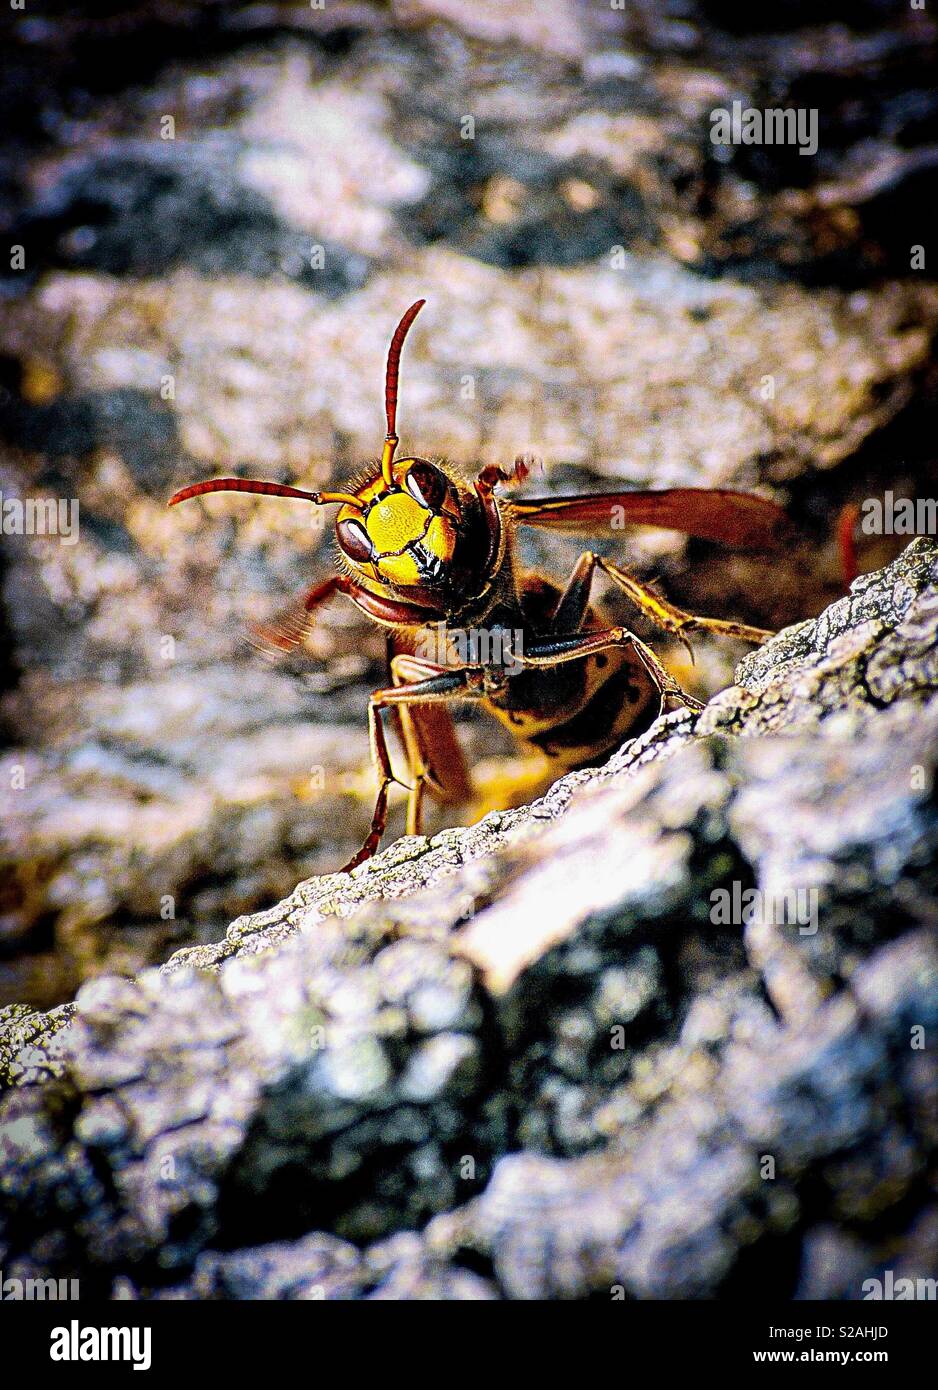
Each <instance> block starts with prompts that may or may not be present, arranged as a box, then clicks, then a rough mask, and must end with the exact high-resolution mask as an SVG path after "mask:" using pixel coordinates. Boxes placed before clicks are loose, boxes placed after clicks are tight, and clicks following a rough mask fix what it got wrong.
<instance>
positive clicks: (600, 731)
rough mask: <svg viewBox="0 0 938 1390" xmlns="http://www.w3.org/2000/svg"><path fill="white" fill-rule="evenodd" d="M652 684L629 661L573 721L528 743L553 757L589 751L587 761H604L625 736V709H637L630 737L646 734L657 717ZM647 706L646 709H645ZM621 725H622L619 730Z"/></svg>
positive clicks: (601, 687) (568, 720)
mask: <svg viewBox="0 0 938 1390" xmlns="http://www.w3.org/2000/svg"><path fill="white" fill-rule="evenodd" d="M653 693H654V692H653V688H652V686H651V682H650V681H649V680H648V679H647V678H646V677H645V673H644V671H643V670H642V669H641V668H636V667H634V666H632V665H630V664H629V663H628V662H625V663H624V664H623V665H622V666H621V667H620V668H619V670H618V671H614V672H613V673H612V674H611V675H610V676H609V677H608V679H606V680H604V681H603V683H602V685H601V686H600V687H599V689H598V690H597V691H596V692H595V693H594V695H593V696H592V698H591V699H590V700H589V701H588V702H587V703H586V704H585V705H584V706H583V708H582V709H581V710H579V711H578V712H577V713H576V714H575V715H573V716H572V718H570V719H567V720H566V721H565V722H564V723H562V724H557V725H555V727H554V728H552V729H545V730H544V731H543V732H542V733H539V734H535V735H534V736H533V738H531V739H529V740H528V742H530V743H533V744H534V745H535V746H536V747H538V748H541V749H543V751H544V752H545V753H547V754H548V756H550V757H557V756H562V755H563V753H564V752H565V751H566V750H570V749H577V748H582V749H584V750H589V751H588V752H587V755H586V760H585V761H584V764H583V765H584V766H588V764H589V762H590V761H596V762H599V761H601V760H602V759H603V758H604V757H605V756H606V754H607V753H608V752H609V750H610V748H611V747H612V746H613V745H614V744H615V743H616V742H618V739H619V738H620V737H624V733H623V730H622V728H621V723H622V722H623V721H621V716H622V714H623V710H624V709H627V708H631V709H634V711H635V714H634V718H633V720H632V721H631V722H630V723H629V727H628V733H629V735H630V736H634V735H635V734H639V733H643V732H644V730H645V729H647V727H648V725H649V724H650V723H651V721H652V720H653V719H654V717H655V713H656V708H657V707H656V703H655V700H654V699H649V698H648V697H649V696H650V695H653ZM643 705H644V707H642V706H643ZM617 726H620V727H619V728H618V729H617Z"/></svg>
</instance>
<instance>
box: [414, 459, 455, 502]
mask: <svg viewBox="0 0 938 1390" xmlns="http://www.w3.org/2000/svg"><path fill="white" fill-rule="evenodd" d="M405 482H406V485H407V491H408V492H409V493H410V495H411V497H414V498H416V500H417V501H418V502H419V503H420V505H421V507H426V508H427V510H428V511H431V512H437V511H439V510H440V508H441V507H442V505H443V500H444V498H445V497H446V488H447V483H446V478H445V476H444V475H443V474H442V473H441V472H440V470H439V469H438V468H434V467H433V464H432V463H413V464H411V466H410V469H409V470H408V473H407V477H406V479H405Z"/></svg>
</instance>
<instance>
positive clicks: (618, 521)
mask: <svg viewBox="0 0 938 1390" xmlns="http://www.w3.org/2000/svg"><path fill="white" fill-rule="evenodd" d="M500 505H501V508H502V511H503V513H506V514H507V516H508V517H509V519H510V520H511V521H512V522H514V523H515V524H516V525H520V526H541V527H546V528H547V529H548V530H551V531H573V532H576V531H579V532H592V533H593V534H594V535H604V534H606V533H608V532H610V531H613V532H614V531H617V530H618V529H619V527H620V526H622V525H626V526H661V527H663V528H664V529H665V530H668V531H683V532H684V534H685V535H687V536H699V537H700V538H701V540H707V541H722V542H723V543H724V544H726V545H731V546H734V547H735V548H736V549H738V550H775V549H778V548H780V547H781V546H782V545H783V544H784V543H785V541H787V540H790V539H791V536H792V533H793V527H792V524H791V522H790V521H789V519H788V517H787V516H786V514H785V512H783V511H782V509H781V507H777V506H776V505H775V503H774V502H767V501H765V499H764V498H762V497H755V496H753V495H752V494H751V493H747V492H732V491H730V490H729V489H728V488H693V487H676V488H669V489H665V490H662V491H660V492H595V493H582V494H580V495H579V496H576V497H541V498H532V499H531V500H530V501H524V502H507V501H503V502H502V503H501V504H500Z"/></svg>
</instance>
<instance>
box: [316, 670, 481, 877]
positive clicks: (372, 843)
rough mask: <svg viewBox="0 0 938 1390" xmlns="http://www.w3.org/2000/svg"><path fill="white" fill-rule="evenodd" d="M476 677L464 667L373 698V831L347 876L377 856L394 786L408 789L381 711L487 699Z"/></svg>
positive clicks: (370, 709) (370, 721)
mask: <svg viewBox="0 0 938 1390" xmlns="http://www.w3.org/2000/svg"><path fill="white" fill-rule="evenodd" d="M401 659H402V660H403V659H404V658H401ZM407 659H408V660H411V661H418V664H419V665H420V666H422V667H423V668H426V667H428V666H429V667H431V668H432V667H433V663H430V662H419V659H418V658H407ZM477 677H478V672H477V671H475V672H473V671H470V670H465V669H462V668H460V669H458V670H453V671H439V672H438V674H434V675H431V676H428V677H427V678H426V679H425V680H416V681H413V682H409V683H408V684H406V685H396V686H393V687H391V688H388V689H385V690H376V691H375V693H374V694H373V695H372V697H371V699H370V700H369V702H368V734H369V739H370V742H371V758H372V762H373V763H374V766H375V768H376V770H377V773H378V797H377V800H376V802H375V809H374V814H373V815H372V818H371V830H370V831H369V833H368V836H367V838H366V840H365V843H364V844H363V845H362V847H361V849H360V850H359V851H358V853H357V854H356V855H354V857H353V858H352V859H350V860H349V862H348V863H347V864H346V865H345V866H344V868H343V869H342V872H343V873H348V871H349V870H350V869H354V868H355V866H356V864H361V863H362V861H363V860H365V859H370V858H371V856H372V855H373V854H374V853H375V851H376V850H377V848H378V845H379V844H380V843H381V836H382V835H383V834H384V828H385V826H386V825H387V819H388V791H389V789H390V787H391V784H392V783H393V782H397V784H398V786H405V783H403V782H401V781H400V780H399V778H397V777H395V776H394V769H393V768H392V766H391V757H390V754H389V753H388V745H387V740H386V739H385V736H384V724H383V722H382V719H381V711H382V710H383V709H387V708H388V707H389V706H397V707H399V708H400V709H401V712H402V714H403V713H404V708H405V707H406V706H407V705H409V704H414V705H428V704H438V703H441V702H443V701H447V700H479V699H482V698H483V696H484V691H483V688H482V682H481V680H480V679H478V678H477ZM402 722H403V721H402ZM407 791H408V792H409V793H411V795H413V789H412V788H411V787H407Z"/></svg>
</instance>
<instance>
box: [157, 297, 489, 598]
mask: <svg viewBox="0 0 938 1390" xmlns="http://www.w3.org/2000/svg"><path fill="white" fill-rule="evenodd" d="M424 303H425V300H423V299H418V300H417V302H416V303H415V304H412V305H411V306H410V308H409V309H408V310H407V312H406V314H405V315H404V317H403V318H402V319H401V321H400V323H399V324H398V326H397V328H396V329H395V332H394V336H393V338H392V339H391V346H390V348H389V350H388V363H387V373H386V376H385V388H384V401H385V411H386V414H387V423H388V432H387V435H386V437H385V441H384V447H383V449H382V452H381V462H380V465H373V466H372V467H371V468H369V469H368V470H367V472H366V474H365V477H364V479H363V480H362V481H360V482H357V483H353V484H352V485H351V488H350V490H349V491H348V492H305V491H302V490H300V489H299V488H294V487H288V486H286V485H284V484H282V483H271V482H262V481H259V480H256V479H250V478H215V479H213V480H212V481H211V482H205V483H195V484H193V485H192V486H191V487H187V488H183V489H182V491H181V492H177V493H176V494H175V495H174V496H173V497H172V498H171V499H170V504H169V505H170V506H174V505H175V504H176V503H177V502H184V501H186V500H187V499H188V498H190V497H197V496H200V495H201V494H203V493H206V492H256V493H262V494H264V495H267V496H277V497H297V498H302V499H303V500H305V501H308V502H315V503H319V504H322V503H326V502H338V503H340V510H339V514H338V516H337V517H336V528H335V529H336V541H337V543H338V546H339V552H340V554H341V557H342V559H343V561H344V562H345V563H346V565H347V567H348V568H349V570H350V571H351V572H352V574H353V576H354V577H355V578H356V579H359V580H361V581H362V582H363V583H364V584H365V586H366V587H367V588H370V589H373V590H374V589H377V590H379V591H380V590H382V589H388V588H391V589H394V590H402V591H411V592H410V594H409V595H408V597H410V598H411V599H412V600H413V601H415V602H417V603H421V602H423V603H432V604H438V603H441V602H443V603H446V602H449V601H450V600H452V599H454V598H455V597H457V596H459V595H461V596H462V597H464V598H465V597H472V596H473V595H474V594H475V593H476V592H477V591H478V585H479V584H481V583H482V582H483V578H484V571H485V568H486V564H487V560H488V557H489V555H490V553H491V543H492V521H491V514H489V515H488V516H487V515H486V513H485V510H484V508H483V505H482V503H481V502H480V497H479V494H478V491H477V490H474V489H472V488H470V487H469V486H467V484H466V483H464V482H462V481H461V480H460V479H459V478H457V477H454V476H452V475H451V474H450V473H449V472H448V471H447V470H446V469H445V468H444V467H443V466H442V465H441V464H439V463H431V462H430V461H429V459H423V458H405V459H397V460H395V457H394V454H395V451H396V449H397V445H398V437H397V433H396V424H397V386H398V375H399V369H400V360H401V349H402V348H403V346H404V339H405V337H406V336H407V331H408V329H409V328H410V326H411V324H412V323H413V321H414V319H415V318H416V317H417V315H418V313H419V312H420V310H421V309H422V308H423V305H424Z"/></svg>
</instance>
